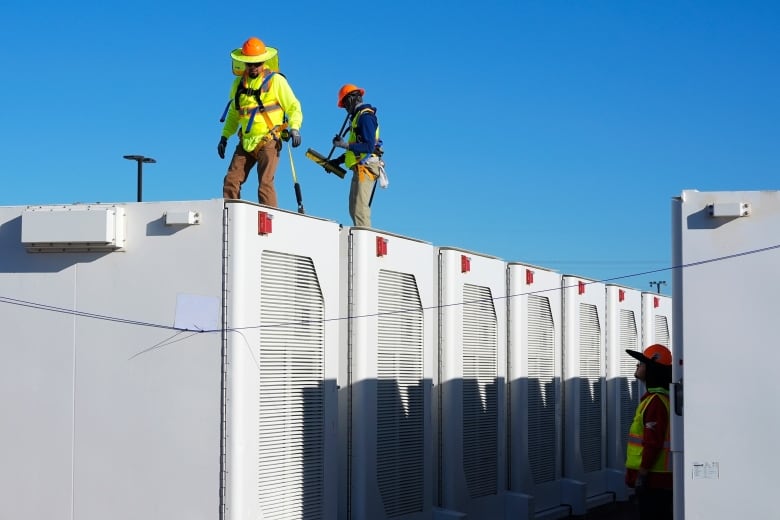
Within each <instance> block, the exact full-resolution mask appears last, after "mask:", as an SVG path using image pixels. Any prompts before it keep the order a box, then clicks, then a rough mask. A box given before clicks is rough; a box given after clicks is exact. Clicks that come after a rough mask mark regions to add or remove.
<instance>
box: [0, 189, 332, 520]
mask: <svg viewBox="0 0 780 520" xmlns="http://www.w3.org/2000/svg"><path fill="white" fill-rule="evenodd" d="M106 207H107V208H110V210H108V209H105V210H104V209H103V208H102V207H101V205H89V209H87V208H85V207H84V205H73V206H72V207H52V210H51V211H47V209H46V207H37V208H35V211H36V214H35V216H34V217H33V219H32V220H27V219H26V218H24V217H22V215H23V214H24V213H25V211H30V208H22V207H6V208H0V230H2V231H1V232H0V295H2V298H3V300H2V312H0V328H1V329H2V330H3V340H2V344H1V346H0V348H1V349H2V355H3V359H4V362H3V363H2V364H0V410H2V411H3V414H4V417H6V418H7V419H8V424H13V428H10V427H8V428H4V429H3V433H2V439H3V442H2V443H0V446H2V447H0V460H2V461H3V468H4V469H3V470H2V471H0V489H2V491H0V499H2V502H3V504H4V505H3V516H4V517H8V518H29V519H34V520H38V519H41V520H43V519H66V518H78V519H79V520H98V519H100V520H103V519H106V518H112V519H120V520H131V519H132V520H135V519H138V518H150V519H151V518H188V519H204V520H206V519H208V520H214V519H216V518H223V517H225V518H283V519H286V518H312V519H313V518H335V517H336V499H335V495H336V492H337V489H336V482H337V479H336V476H337V460H336V457H335V452H336V447H337V443H336V435H337V429H336V414H337V399H336V398H337V393H336V374H337V364H336V357H337V354H338V352H337V347H336V345H337V343H338V326H337V325H336V323H335V320H336V318H337V317H338V310H339V291H338V285H339V283H338V276H337V275H336V276H334V275H333V274H332V273H337V272H338V255H339V252H338V232H339V231H338V229H339V226H338V224H336V223H335V222H330V221H325V220H321V219H316V218H311V217H306V216H301V215H298V214H295V213H289V212H285V211H281V210H272V209H269V208H264V207H262V206H258V205H255V204H249V203H245V202H239V201H229V202H226V201H223V200H222V199H216V200H209V201H185V202H152V203H148V202H147V203H142V204H137V203H131V204H113V205H107V206H106ZM63 211H66V212H70V213H71V214H72V215H76V217H78V218H64V219H63V218H62V215H63V213H61V212H63ZM86 211H89V212H91V213H90V215H93V216H94V215H97V217H95V218H92V219H91V220H90V222H91V224H90V225H92V224H95V225H96V229H97V228H100V229H98V231H99V233H98V232H92V231H91V232H89V233H88V234H85V232H84V229H81V228H80V227H79V225H77V223H78V222H83V221H84V218H86V216H87V214H86V213H77V212H86ZM45 213H48V216H47V215H45ZM171 214H174V215H185V214H186V215H192V218H187V219H172V220H171V221H168V219H167V218H166V215H171ZM20 217H22V218H20ZM120 217H121V218H120ZM261 217H262V218H261ZM269 218H270V219H272V228H271V229H268V228H265V232H264V233H259V229H258V226H259V224H260V221H261V220H262V221H263V222H264V224H263V225H264V226H265V225H266V224H267V223H268V222H269ZM174 220H175V222H176V225H175V226H174V225H171V222H173V221H174ZM98 221H100V223H101V224H100V226H97V224H98ZM102 223H106V224H105V228H103V227H101V226H103V224H102ZM27 224H29V225H30V226H32V227H31V228H30V229H29V230H26V229H25V226H26V225H27ZM70 224H73V225H74V226H76V227H75V228H70V227H69V225H70ZM120 226H121V227H120ZM48 229H53V230H54V231H55V232H54V233H51V234H49V231H48ZM101 229H105V233H104V231H101ZM112 233H114V235H112ZM98 235H100V237H99V239H98V238H96V237H98ZM21 237H26V239H27V242H26V243H23V242H22V240H21ZM116 237H121V238H119V239H118V238H116ZM49 239H56V240H52V241H50V242H47V240H49ZM47 243H49V244H55V245H57V246H60V245H62V246H63V247H43V246H44V245H45V244H47ZM67 244H77V246H76V247H67ZM36 246H37V247H36ZM117 246H121V248H119V247H117ZM37 251H42V252H37ZM328 319H330V320H333V321H327V320H328ZM302 323H303V324H304V325H302ZM11 468H13V470H12V471H9V469H11Z"/></svg>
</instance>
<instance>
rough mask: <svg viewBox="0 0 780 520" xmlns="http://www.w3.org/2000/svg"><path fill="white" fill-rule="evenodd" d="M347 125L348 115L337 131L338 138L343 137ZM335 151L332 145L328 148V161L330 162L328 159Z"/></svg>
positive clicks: (334, 146)
mask: <svg viewBox="0 0 780 520" xmlns="http://www.w3.org/2000/svg"><path fill="white" fill-rule="evenodd" d="M347 123H349V114H347V117H345V118H344V122H343V123H341V129H340V130H339V133H338V134H336V136H338V137H343V134H344V130H345V129H346V128H347ZM335 151H336V145H335V144H334V145H333V146H331V148H330V153H329V154H328V160H330V157H331V156H332V155H333V152H335Z"/></svg>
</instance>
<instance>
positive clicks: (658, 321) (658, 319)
mask: <svg viewBox="0 0 780 520" xmlns="http://www.w3.org/2000/svg"><path fill="white" fill-rule="evenodd" d="M655 342H656V343H660V344H661V345H663V346H664V347H666V348H669V345H671V344H672V343H671V340H670V338H669V323H668V322H667V321H666V316H659V315H656V316H655Z"/></svg>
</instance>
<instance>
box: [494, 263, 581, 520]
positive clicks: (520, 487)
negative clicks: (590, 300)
mask: <svg viewBox="0 0 780 520" xmlns="http://www.w3.org/2000/svg"><path fill="white" fill-rule="evenodd" d="M508 267H509V273H508V276H509V295H508V302H509V310H508V312H509V319H508V321H509V342H508V352H509V354H508V357H509V366H508V371H509V373H508V380H509V400H508V410H509V412H508V415H509V419H508V423H509V438H510V445H509V460H510V471H509V482H508V486H509V489H511V490H512V491H513V492H515V493H518V494H519V495H524V496H526V497H527V500H529V501H530V504H529V506H528V509H529V510H530V511H529V512H528V513H527V515H526V517H527V518H534V517H536V516H539V517H542V516H543V517H544V518H566V517H568V516H569V509H568V507H565V506H563V505H562V504H563V497H562V495H561V477H562V474H563V417H562V413H563V392H562V390H563V387H562V385H561V367H562V356H563V352H562V351H561V338H562V336H561V335H562V329H563V323H562V317H561V275H560V274H559V273H556V272H553V271H550V270H548V269H545V268H541V267H537V266H531V265H526V264H520V263H510V264H509V266H508ZM518 518H522V517H518Z"/></svg>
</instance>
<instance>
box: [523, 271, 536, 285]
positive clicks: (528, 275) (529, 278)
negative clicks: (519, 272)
mask: <svg viewBox="0 0 780 520" xmlns="http://www.w3.org/2000/svg"><path fill="white" fill-rule="evenodd" d="M532 283H534V272H533V271H531V270H530V269H526V270H525V284H526V285H531V284H532Z"/></svg>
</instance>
